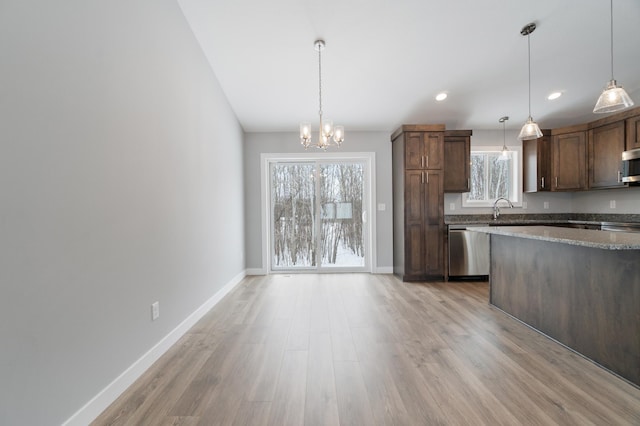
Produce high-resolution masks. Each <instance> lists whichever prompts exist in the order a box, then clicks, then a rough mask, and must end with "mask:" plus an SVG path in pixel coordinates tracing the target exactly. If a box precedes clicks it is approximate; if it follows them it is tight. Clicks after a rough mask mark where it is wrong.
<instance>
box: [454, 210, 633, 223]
mask: <svg viewBox="0 0 640 426" xmlns="http://www.w3.org/2000/svg"><path fill="white" fill-rule="evenodd" d="M604 222H621V223H622V222H623V223H640V214H591V213H550V214H502V215H500V217H499V218H498V219H496V220H494V219H493V217H492V215H491V214H484V215H483V214H474V215H446V216H445V217H444V223H445V225H474V224H484V225H487V224H488V225H494V226H495V225H500V226H502V225H535V224H556V223H557V224H563V223H566V224H583V225H600V224H602V223H604Z"/></svg>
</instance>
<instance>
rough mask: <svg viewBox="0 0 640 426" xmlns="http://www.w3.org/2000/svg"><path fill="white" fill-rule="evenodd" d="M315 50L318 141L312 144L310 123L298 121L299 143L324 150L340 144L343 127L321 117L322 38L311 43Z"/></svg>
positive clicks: (342, 139) (306, 146) (342, 136)
mask: <svg viewBox="0 0 640 426" xmlns="http://www.w3.org/2000/svg"><path fill="white" fill-rule="evenodd" d="M313 45H314V47H315V49H316V51H317V52H318V89H319V90H318V91H319V100H320V101H319V104H320V108H319V110H318V115H319V116H320V120H319V126H320V128H319V129H318V141H317V142H316V143H315V144H314V143H313V142H312V137H311V123H308V122H304V123H300V143H301V144H302V146H304V148H305V149H307V148H309V147H310V146H315V147H316V148H319V149H322V150H326V149H327V148H328V147H329V146H330V145H332V144H335V145H337V146H340V145H341V144H342V142H343V141H344V127H343V126H335V127H334V126H333V121H331V120H329V119H326V118H325V119H323V118H322V51H323V50H324V40H316V41H315V42H314V43H313Z"/></svg>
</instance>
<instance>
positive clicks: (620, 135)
mask: <svg viewBox="0 0 640 426" xmlns="http://www.w3.org/2000/svg"><path fill="white" fill-rule="evenodd" d="M624 136H625V122H624V121H618V122H615V123H611V124H608V125H606V126H599V127H595V128H593V129H591V130H589V155H588V158H589V188H590V189H597V188H615V187H623V186H625V184H624V183H623V182H622V177H621V175H620V173H621V171H622V169H621V167H622V151H624V149H625V137H624Z"/></svg>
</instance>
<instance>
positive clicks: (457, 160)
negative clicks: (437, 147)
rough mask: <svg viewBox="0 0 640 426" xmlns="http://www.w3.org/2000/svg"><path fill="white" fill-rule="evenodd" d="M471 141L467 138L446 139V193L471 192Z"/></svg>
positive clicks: (449, 137) (454, 137) (453, 137)
mask: <svg viewBox="0 0 640 426" xmlns="http://www.w3.org/2000/svg"><path fill="white" fill-rule="evenodd" d="M470 161H471V141H470V139H469V138H468V137H465V136H446V137H445V139H444V192H469V190H470V188H469V168H470V165H469V162H470Z"/></svg>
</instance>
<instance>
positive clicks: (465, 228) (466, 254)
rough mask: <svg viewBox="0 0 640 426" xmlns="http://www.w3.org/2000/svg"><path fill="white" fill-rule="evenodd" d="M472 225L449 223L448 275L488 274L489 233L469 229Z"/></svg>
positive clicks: (475, 275) (454, 276)
mask: <svg viewBox="0 0 640 426" xmlns="http://www.w3.org/2000/svg"><path fill="white" fill-rule="evenodd" d="M474 226H476V227H477V226H488V225H449V277H451V278H457V277H483V278H484V277H487V276H488V275H489V234H485V233H484V232H475V231H470V230H469V228H472V227H474Z"/></svg>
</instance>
